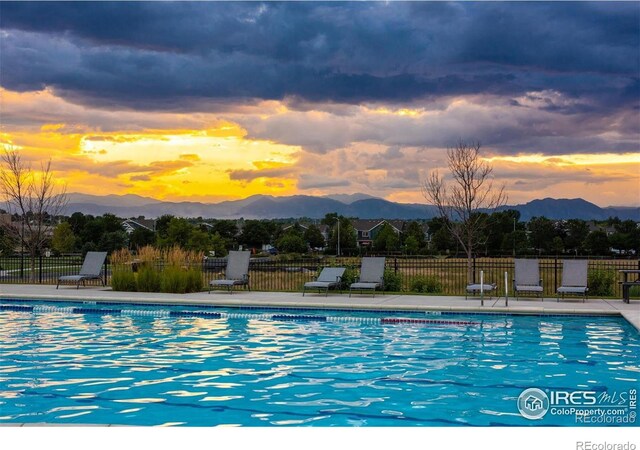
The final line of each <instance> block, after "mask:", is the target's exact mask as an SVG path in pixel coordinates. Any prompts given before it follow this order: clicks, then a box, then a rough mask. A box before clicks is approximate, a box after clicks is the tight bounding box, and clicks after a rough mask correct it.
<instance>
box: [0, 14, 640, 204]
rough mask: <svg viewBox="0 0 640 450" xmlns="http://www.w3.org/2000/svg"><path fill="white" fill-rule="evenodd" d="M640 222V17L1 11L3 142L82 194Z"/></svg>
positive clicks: (0, 119)
mask: <svg viewBox="0 0 640 450" xmlns="http://www.w3.org/2000/svg"><path fill="white" fill-rule="evenodd" d="M460 140H463V141H466V142H479V143H480V144H481V146H482V150H481V154H482V156H483V158H486V160H487V161H488V162H490V163H491V164H492V165H493V167H494V172H493V173H494V176H495V178H496V180H497V181H498V182H502V183H504V184H505V186H506V190H507V192H508V195H509V202H508V203H509V204H517V203H524V202H527V201H530V200H532V199H535V198H544V197H554V198H575V197H582V198H584V199H586V200H588V201H591V202H593V203H596V204H598V205H600V206H609V205H640V3H638V2H623V3H616V2H602V3H601V2H587V3H581V2H567V3H562V2H560V3H545V2H517V3H509V2H495V3H494V2H486V3H445V2H433V3H431V2H409V3H404V2H384V3H383V2H357V3H342V2H329V3H321V2H313V3H311V2H283V3H278V2H264V3H263V2H237V3H234V2H230V3H226V2H225V3H207V2H194V3H190V2H177V3H172V2H155V3H154V2H148V3H147V2H125V3H123V2H114V3H111V2H81V3H65V2H60V3H58V2H45V3H37V2H16V3H13V2H1V3H0V144H2V145H3V146H5V147H6V148H11V149H15V150H18V151H20V152H21V155H22V157H23V159H24V160H25V161H28V162H30V163H32V164H33V167H40V162H41V161H44V160H47V159H49V158H51V160H52V165H53V169H54V171H55V172H54V174H55V177H56V179H57V180H59V181H60V182H61V183H66V185H67V191H68V192H81V193H88V194H97V195H106V194H138V195H142V196H148V197H153V198H157V199H163V200H170V201H184V200H187V201H203V202H218V201H222V200H234V199H240V198H245V197H248V196H250V195H254V194H270V195H276V196H282V195H296V194H303V195H328V194H335V193H341V194H344V193H346V194H348V193H366V194H369V195H373V196H377V197H382V198H386V199H388V200H391V201H398V202H415V203H425V199H424V197H423V196H422V193H421V189H420V186H421V184H422V182H423V180H424V179H426V177H427V175H428V174H429V172H430V171H431V170H440V171H441V172H442V173H446V149H447V148H448V147H451V146H454V145H456V143H457V142H459V141H460Z"/></svg>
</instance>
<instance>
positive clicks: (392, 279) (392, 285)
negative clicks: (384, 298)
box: [383, 269, 402, 292]
mask: <svg viewBox="0 0 640 450" xmlns="http://www.w3.org/2000/svg"><path fill="white" fill-rule="evenodd" d="M383 280H384V290H385V291H392V292H400V291H401V290H402V278H401V277H400V275H399V274H397V273H396V272H395V271H393V270H391V269H386V270H385V271H384V276H383Z"/></svg>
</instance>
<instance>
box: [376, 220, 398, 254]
mask: <svg viewBox="0 0 640 450" xmlns="http://www.w3.org/2000/svg"><path fill="white" fill-rule="evenodd" d="M399 245H400V238H399V237H398V235H397V234H396V232H395V230H394V229H393V227H392V226H391V225H389V224H388V223H385V224H384V225H382V228H381V229H380V231H379V232H378V234H376V236H375V237H374V238H373V248H374V250H377V251H381V252H392V251H396V250H398V247H399Z"/></svg>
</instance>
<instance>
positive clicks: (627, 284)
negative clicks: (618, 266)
mask: <svg viewBox="0 0 640 450" xmlns="http://www.w3.org/2000/svg"><path fill="white" fill-rule="evenodd" d="M618 272H620V273H621V274H622V281H621V284H622V301H623V302H625V303H629V290H630V288H631V286H640V269H624V270H619V271H618ZM630 274H635V275H638V278H636V279H635V280H629V275H630Z"/></svg>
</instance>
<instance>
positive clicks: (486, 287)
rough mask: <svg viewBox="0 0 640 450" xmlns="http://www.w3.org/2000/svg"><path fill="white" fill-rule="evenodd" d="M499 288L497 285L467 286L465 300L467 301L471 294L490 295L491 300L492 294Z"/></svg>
mask: <svg viewBox="0 0 640 450" xmlns="http://www.w3.org/2000/svg"><path fill="white" fill-rule="evenodd" d="M497 287H498V285H497V284H496V283H484V284H483V285H481V284H480V283H473V284H467V295H465V296H464V298H465V299H466V298H467V297H468V295H469V294H470V293H471V294H473V295H475V294H476V293H479V292H482V293H483V294H485V293H486V294H489V298H491V293H492V292H493V291H495V290H496V289H497Z"/></svg>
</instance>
